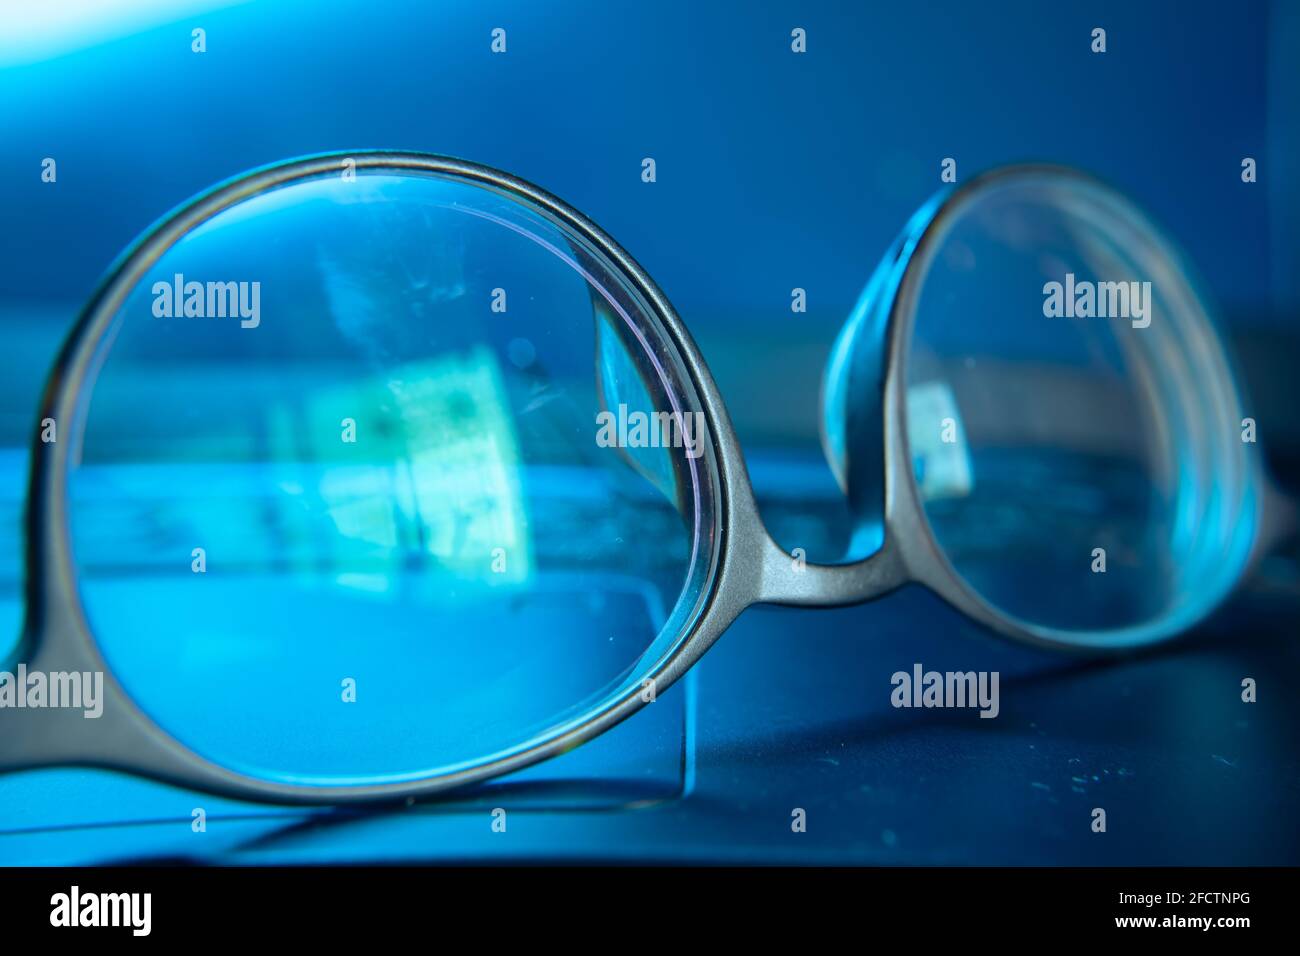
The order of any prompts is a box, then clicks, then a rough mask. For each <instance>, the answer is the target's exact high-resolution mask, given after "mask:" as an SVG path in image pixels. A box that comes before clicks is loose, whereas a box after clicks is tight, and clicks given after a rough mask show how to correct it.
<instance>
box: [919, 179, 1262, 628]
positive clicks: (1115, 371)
mask: <svg viewBox="0 0 1300 956" xmlns="http://www.w3.org/2000/svg"><path fill="white" fill-rule="evenodd" d="M923 276H924V278H923V283H922V284H921V286H920V291H919V293H918V297H917V301H916V311H915V323H914V325H913V329H912V337H911V349H910V353H909V357H908V364H907V418H908V426H907V433H908V439H909V444H910V446H911V457H912V469H913V473H914V475H915V478H916V481H917V484H918V487H919V489H920V493H921V498H922V500H923V502H924V507H925V513H926V517H927V519H928V521H929V524H930V526H931V528H932V530H933V532H934V535H935V538H936V540H937V542H938V544H939V546H940V548H941V549H942V551H943V552H944V554H945V555H946V556H947V558H948V560H949V561H950V562H951V564H952V565H953V567H954V568H955V570H956V571H957V572H958V574H959V575H960V576H961V577H962V578H963V579H964V580H965V582H966V583H967V584H968V585H970V586H971V587H972V588H973V589H974V590H975V591H977V592H978V593H979V594H980V595H981V596H982V597H983V598H984V599H985V600H986V601H988V602H989V603H990V604H992V605H993V606H994V607H995V608H996V609H997V610H999V611H1000V612H1002V613H1003V614H1007V615H1010V616H1012V617H1014V618H1018V619H1020V620H1022V621H1025V622H1029V623H1031V624H1033V625H1037V626H1041V627H1045V628H1053V629H1058V630H1060V631H1065V632H1074V633H1079V634H1086V633H1088V632H1099V631H1113V630H1116V629H1125V628H1145V627H1153V626H1159V625H1160V624H1161V622H1168V621H1170V620H1171V619H1172V618H1173V617H1174V616H1176V615H1177V614H1179V613H1180V612H1186V611H1188V609H1189V608H1191V607H1192V606H1193V605H1195V604H1196V603H1197V602H1198V601H1202V600H1207V601H1208V600H1210V599H1211V597H1212V595H1213V594H1214V593H1220V592H1221V591H1222V589H1223V587H1224V586H1226V582H1227V581H1228V580H1229V578H1230V577H1231V575H1232V573H1233V567H1235V565H1234V564H1233V562H1234V561H1235V560H1236V559H1235V558H1234V557H1232V555H1233V554H1239V553H1240V549H1239V548H1237V549H1235V550H1234V548H1233V546H1232V541H1233V535H1234V534H1235V532H1236V527H1237V523H1238V518H1239V516H1240V514H1241V495H1242V494H1243V493H1244V492H1243V491H1242V489H1241V487H1239V486H1238V485H1236V484H1234V480H1235V479H1234V477H1233V476H1234V475H1235V474H1238V472H1239V470H1240V469H1238V468H1237V466H1238V465H1239V464H1240V459H1241V456H1242V451H1241V446H1240V443H1239V442H1236V440H1235V439H1236V430H1235V428H1234V426H1233V423H1232V420H1233V417H1234V412H1235V411H1236V402H1235V396H1234V395H1232V394H1229V392H1230V391H1231V388H1232V386H1231V381H1230V378H1229V377H1228V375H1227V372H1226V370H1225V369H1224V368H1223V360H1222V354H1221V352H1220V351H1219V349H1218V348H1217V345H1216V341H1215V340H1214V338H1213V333H1212V331H1211V330H1210V328H1209V324H1208V320H1207V319H1205V317H1204V315H1203V314H1202V313H1201V312H1200V311H1199V310H1200V304H1199V301H1198V300H1197V299H1196V297H1195V294H1194V293H1193V292H1192V291H1191V288H1190V286H1189V284H1188V280H1187V278H1186V277H1185V276H1183V275H1181V274H1180V273H1179V271H1178V270H1177V268H1176V267H1175V266H1174V265H1173V261H1172V260H1171V259H1170V258H1168V257H1166V256H1165V255H1164V252H1163V249H1162V248H1161V247H1160V240H1159V239H1158V237H1157V236H1156V235H1155V233H1154V232H1153V231H1151V230H1150V229H1149V228H1148V227H1147V226H1146V225H1145V222H1144V221H1143V220H1140V219H1139V218H1138V217H1137V214H1136V213H1135V212H1134V211H1133V210H1132V208H1131V207H1130V206H1128V205H1127V203H1126V202H1124V201H1123V200H1121V199H1120V198H1119V197H1118V196H1117V195H1116V194H1114V193H1113V192H1111V191H1109V190H1107V189H1105V188H1104V187H1102V186H1100V185H1098V184H1094V183H1091V182H1090V181H1086V180H1082V179H1078V180H1076V179H1072V178H1065V177H1060V176H1055V175H1052V174H1050V173H1044V174H1042V175H1038V176H1035V175H1030V176H1024V175H1022V176H1019V177H1013V178H1008V179H1006V180H1004V181H998V180H993V181H991V182H990V183H989V184H988V185H986V186H985V187H983V188H982V189H980V190H977V191H975V192H973V193H972V194H971V195H970V196H969V197H968V198H967V199H966V200H965V201H964V202H963V203H962V204H960V205H959V206H958V207H957V208H956V211H955V212H953V213H952V215H951V216H950V218H949V219H948V220H947V222H946V225H945V228H944V229H943V230H942V231H941V232H940V233H938V234H937V236H936V238H935V244H934V246H933V251H932V254H931V256H930V259H929V261H928V265H927V268H926V271H925V272H924V274H923ZM1234 444H1235V446H1236V447H1235V448H1234V447H1233V445H1234ZM1234 469H1237V470H1234ZM1230 566H1232V567H1230ZM1225 569H1226V570H1225Z"/></svg>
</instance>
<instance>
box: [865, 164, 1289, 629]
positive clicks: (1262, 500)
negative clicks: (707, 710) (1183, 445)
mask: <svg viewBox="0 0 1300 956" xmlns="http://www.w3.org/2000/svg"><path fill="white" fill-rule="evenodd" d="M1035 177H1051V178H1055V179H1059V180H1060V181H1061V182H1063V183H1067V184H1068V183H1073V184H1076V185H1083V186H1087V187H1089V188H1093V189H1099V190H1101V191H1103V192H1104V193H1106V194H1108V195H1109V196H1110V197H1112V198H1114V199H1115V200H1116V201H1117V202H1118V204H1119V205H1120V206H1122V207H1123V209H1124V211H1125V213H1126V214H1127V215H1129V216H1131V217H1133V221H1134V223H1135V224H1136V225H1137V226H1138V227H1140V228H1141V229H1142V230H1143V231H1144V232H1146V233H1147V234H1148V235H1149V236H1150V237H1151V238H1152V239H1153V241H1154V243H1155V245H1156V247H1157V248H1158V250H1159V253H1160V254H1161V255H1162V256H1164V257H1166V258H1167V259H1168V260H1169V262H1170V263H1171V265H1172V266H1173V267H1174V268H1175V269H1177V270H1178V272H1177V274H1179V275H1180V276H1182V277H1183V282H1184V284H1185V285H1186V287H1187V291H1188V293H1189V294H1190V296H1191V297H1192V298H1193V299H1194V300H1195V301H1196V302H1197V303H1198V304H1200V305H1201V306H1202V312H1203V315H1204V318H1205V322H1204V330H1205V332H1206V333H1207V335H1208V336H1209V337H1210V339H1211V340H1212V341H1213V344H1214V346H1215V347H1216V348H1217V350H1218V353H1219V355H1220V357H1221V358H1222V362H1223V370H1222V375H1223V381H1222V382H1221V385H1222V387H1223V388H1224V389H1225V391H1227V392H1228V393H1229V394H1231V395H1233V396H1235V398H1236V400H1237V405H1238V407H1240V406H1241V390H1240V386H1239V383H1238V375H1237V373H1236V370H1235V369H1234V368H1233V367H1232V363H1231V361H1230V354H1229V352H1228V350H1227V348H1226V343H1224V342H1223V341H1222V339H1221V337H1220V336H1219V335H1218V332H1217V329H1216V328H1215V326H1214V323H1213V320H1212V318H1211V311H1210V308H1209V306H1208V305H1207V303H1208V298H1207V297H1206V295H1205V292H1204V282H1203V280H1202V279H1201V278H1200V277H1199V275H1198V273H1197V272H1196V271H1195V270H1194V269H1193V268H1192V267H1191V264H1190V260H1189V259H1188V258H1187V256H1186V254H1185V253H1183V251H1182V250H1181V249H1180V248H1179V247H1178V246H1177V245H1176V244H1175V243H1174V242H1173V241H1172V240H1171V239H1170V237H1169V236H1168V235H1167V234H1166V232H1165V231H1164V230H1163V229H1161V228H1160V227H1159V226H1158V225H1157V224H1156V223H1155V222H1154V221H1153V220H1152V219H1151V218H1150V217H1149V216H1148V215H1147V214H1146V213H1145V212H1144V211H1143V210H1142V209H1141V208H1140V207H1138V206H1137V205H1136V204H1134V203H1133V202H1132V201H1131V200H1129V199H1128V198H1127V197H1126V196H1125V195H1124V194H1123V193H1122V192H1121V191H1120V190H1118V189H1115V188H1114V187H1112V186H1110V185H1109V184H1108V183H1106V182H1105V181H1104V180H1102V179H1101V178H1099V177H1097V176H1095V175H1093V174H1091V173H1087V172H1084V171H1082V170H1078V169H1074V168H1072V167H1067V166H1060V165H1056V164H1051V163H1024V164H1016V165H1009V166H1001V167H997V168H995V169H992V170H989V171H987V172H984V173H981V174H979V175H977V176H975V177H972V178H971V179H969V180H967V181H966V182H965V183H963V184H961V185H958V186H956V187H952V188H949V189H948V190H947V191H945V192H941V193H940V194H938V195H937V196H935V197H934V198H933V199H932V200H931V201H930V202H929V203H928V204H927V205H926V206H924V207H922V209H921V210H920V211H918V212H917V213H916V214H915V215H914V216H913V217H912V219H911V220H910V221H909V223H908V225H907V227H906V228H905V229H904V232H903V236H902V238H901V239H900V240H899V242H898V244H896V246H895V249H897V250H898V265H899V268H898V271H897V272H896V273H895V275H896V281H895V282H894V283H893V284H892V285H890V286H887V287H886V288H885V289H884V290H883V291H882V293H881V300H882V303H883V308H884V309H886V310H887V315H888V318H887V322H886V328H885V331H884V338H885V346H884V347H885V349H886V351H887V355H888V359H887V361H886V368H885V372H884V377H885V381H884V388H883V391H884V403H883V404H884V409H883V412H884V421H885V436H884V441H885V448H884V469H885V517H884V526H885V537H886V542H888V539H889V537H890V534H891V532H892V533H894V534H896V535H898V538H899V547H900V550H901V551H902V552H903V554H904V561H905V563H906V565H907V567H908V571H909V577H910V579H911V580H913V581H915V582H917V583H920V584H923V585H924V586H926V587H927V588H929V589H930V590H931V591H934V592H935V593H936V594H938V595H939V596H940V597H942V598H943V599H944V600H945V601H946V602H947V603H949V604H950V605H952V606H953V607H954V608H956V609H957V610H958V611H960V612H961V613H963V614H965V615H966V616H968V617H970V618H972V619H973V620H975V621H977V622H978V623H980V624H982V625H984V626H985V627H987V628H988V629H990V630H992V631H994V632H996V633H998V634H1001V635H1003V636H1005V637H1009V638H1012V639H1013V640H1016V641H1019V642H1022V643H1026V644H1030V645H1034V646H1039V647H1044V648H1048V649H1051V650H1057V651H1069V652H1075V653H1083V654H1093V655H1096V654H1107V653H1118V652H1124V651H1130V650H1133V649H1135V648H1139V647H1150V646H1154V645H1157V644H1160V643H1164V642H1167V641H1170V640H1173V639H1175V638H1177V637H1180V636H1182V635H1184V634H1185V633H1186V632H1187V631H1188V630H1189V629H1190V628H1191V627H1193V626H1194V625H1195V624H1196V623H1198V622H1199V621H1201V620H1204V619H1205V618H1206V617H1207V616H1209V615H1210V614H1211V613H1213V611H1214V610H1215V608H1217V607H1218V606H1219V605H1221V604H1222V602H1223V601H1224V600H1226V598H1227V597H1228V595H1229V594H1230V593H1231V591H1232V587H1225V588H1222V589H1220V592H1219V593H1216V594H1214V595H1212V596H1211V597H1210V598H1207V599H1206V600H1204V601H1202V602H1201V603H1200V604H1198V605H1197V606H1196V607H1195V609H1194V611H1192V612H1190V613H1169V614H1165V615H1162V616H1161V617H1159V618H1156V619H1154V620H1152V621H1150V622H1145V623H1142V624H1137V625H1131V626H1127V627H1122V628H1115V629H1109V630H1089V631H1072V630H1066V629H1063V628H1056V627H1050V626H1045V625H1039V624H1035V623H1033V622H1031V621H1026V620H1023V619H1021V618H1018V617H1016V616H1014V615H1012V614H1010V613H1007V612H1005V611H1002V610H1000V609H998V608H997V607H995V606H994V605H993V604H991V603H990V602H989V601H988V600H987V599H986V598H984V596H983V595H981V594H980V593H979V592H978V591H977V590H975V588H974V587H973V586H972V585H970V584H969V583H968V582H967V581H966V579H965V578H964V577H963V576H962V574H961V573H960V572H959V571H958V570H957V568H956V567H955V566H954V565H953V564H952V562H951V561H950V560H949V558H948V557H947V555H946V554H945V553H944V551H943V549H942V547H941V545H940V544H939V542H938V539H937V536H936V534H935V532H934V529H933V527H932V526H931V524H930V521H929V518H928V516H927V514H926V511H925V506H924V503H923V502H922V501H921V500H920V491H919V488H918V487H917V484H916V481H915V477H914V475H913V474H912V472H911V465H910V463H911V451H910V442H909V439H908V435H907V420H906V414H907V412H906V393H907V358H908V352H909V350H910V347H911V337H912V331H913V328H914V326H915V321H916V305H917V302H918V301H919V298H920V293H921V288H922V286H923V284H924V280H925V277H926V274H927V271H928V267H929V264H930V263H931V262H932V261H933V260H934V257H935V255H936V254H937V252H938V249H939V248H940V246H941V243H942V240H943V238H944V237H945V236H946V234H947V231H948V228H949V226H950V225H951V224H952V223H953V222H954V221H955V220H956V219H957V217H958V216H959V215H960V214H961V213H962V212H963V211H964V210H965V209H966V208H967V207H968V206H969V205H970V204H971V203H972V202H975V201H977V200H978V199H979V198H980V196H981V195H982V194H984V193H985V192H986V191H988V190H990V189H993V188H997V187H999V186H1002V185H1005V184H1006V183H1008V182H1014V181H1016V180H1023V179H1029V178H1035ZM1246 469H1247V482H1248V485H1249V487H1248V493H1247V496H1246V502H1245V506H1246V508H1247V509H1248V511H1249V512H1250V515H1249V516H1250V518H1251V519H1252V521H1253V523H1254V526H1255V527H1257V528H1259V527H1261V526H1267V524H1268V523H1269V521H1270V516H1277V517H1278V522H1279V523H1284V519H1283V513H1284V511H1285V508H1284V507H1283V502H1282V501H1281V499H1280V496H1279V495H1278V493H1277V492H1276V489H1275V488H1274V487H1273V485H1272V483H1271V482H1270V481H1269V480H1268V477H1267V475H1266V474H1265V473H1264V470H1263V469H1262V468H1261V467H1260V465H1259V462H1258V459H1257V457H1255V456H1248V457H1247V461H1246ZM1262 541H1263V537H1262V536H1261V535H1259V534H1256V535H1255V540H1253V541H1250V542H1247V543H1246V545H1245V547H1244V548H1243V549H1242V550H1243V554H1242V556H1241V567H1240V570H1239V572H1238V574H1237V576H1236V578H1235V579H1234V580H1235V581H1240V579H1241V577H1242V576H1243V575H1244V574H1245V573H1246V571H1247V569H1248V567H1249V565H1250V563H1251V562H1252V561H1253V560H1255V559H1257V558H1258V556H1259V555H1260V553H1261V550H1262V549H1261V543H1262Z"/></svg>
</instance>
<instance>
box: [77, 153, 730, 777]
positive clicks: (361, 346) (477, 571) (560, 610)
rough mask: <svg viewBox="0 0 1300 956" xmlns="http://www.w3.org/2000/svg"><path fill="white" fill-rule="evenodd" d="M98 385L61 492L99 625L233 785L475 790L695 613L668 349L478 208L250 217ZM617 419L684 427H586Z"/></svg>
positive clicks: (155, 702) (139, 295) (183, 276)
mask: <svg viewBox="0 0 1300 956" xmlns="http://www.w3.org/2000/svg"><path fill="white" fill-rule="evenodd" d="M97 361H98V363H99V367H98V373H97V375H96V376H95V377H94V380H93V381H92V382H91V383H89V384H88V385H87V388H89V389H90V393H89V401H88V405H87V412H86V415H87V418H86V427H85V430H84V441H83V446H82V450H81V455H80V459H79V461H78V463H77V465H76V467H75V468H74V469H73V471H72V472H71V474H70V476H69V498H70V513H71V531H72V543H73V551H74V555H75V562H76V567H77V571H78V574H79V584H80V593H81V597H82V601H83V604H84V607H85V611H86V616H87V620H88V622H89V624H90V628H91V631H92V633H93V634H94V637H95V639H96V641H97V643H98V645H99V646H100V648H101V650H102V652H103V654H104V656H105V658H106V659H107V661H108V663H109V665H110V666H111V668H112V670H113V672H114V674H115V675H116V676H117V678H118V679H119V681H120V682H121V683H122V684H123V686H124V688H125V689H126V691H127V692H128V693H129V694H130V695H131V696H132V697H133V699H134V700H135V701H136V702H137V703H138V704H139V705H140V707H141V708H142V709H143V710H144V711H145V712H146V713H147V714H148V715H149V716H150V717H151V718H152V719H153V720H154V721H155V722H156V723H158V724H159V726H160V727H161V728H162V729H163V730H165V731H167V732H168V733H169V734H171V735H172V736H174V737H175V738H176V739H178V740H179V741H180V742H181V743H183V744H185V745H186V746H188V747H189V748H191V749H192V750H194V751H196V752H197V753H199V754H200V755H202V756H204V757H206V758H208V759H210V760H213V761H215V762H217V763H219V764H222V765H223V766H227V767H230V768H232V769H235V770H237V771H240V772H244V773H248V774H250V775H254V776H258V777H263V778H271V779H275V780H279V781H286V782H306V783H319V784H322V785H329V784H356V783H376V782H386V781H394V780H399V779H410V778H417V777H420V776H423V775H429V774H432V773H437V772H446V771H449V770H453V769H460V768H464V767H471V766H473V765H475V764H477V763H481V762H483V761H485V760H487V759H490V758H492V757H496V756H500V755H503V754H506V753H509V752H511V751H513V750H516V749H518V748H521V747H524V746H527V745H530V744H532V743H536V742H537V741H539V740H544V739H546V738H547V736H548V735H552V734H556V733H559V732H561V731H563V730H564V729H565V728H566V727H568V726H571V725H572V723H573V722H574V721H576V720H579V719H581V718H583V717H585V716H588V715H589V714H591V713H592V712H594V711H595V710H597V709H599V708H600V707H602V706H604V705H606V704H608V703H609V702H611V701H613V700H614V699H616V698H617V697H618V695H620V694H625V693H627V692H628V689H629V688H631V687H634V686H637V685H639V683H640V681H641V680H642V678H643V677H644V675H646V674H647V673H649V672H650V671H651V670H652V668H653V667H654V666H655V665H656V664H657V663H658V662H660V661H662V659H663V657H664V656H665V654H667V653H668V652H669V651H670V650H671V648H672V647H673V646H674V642H675V641H677V640H678V639H679V637H680V634H681V632H682V629H683V626H684V621H685V620H686V616H687V615H688V614H689V612H690V610H691V608H692V607H693V606H694V604H695V602H696V600H697V599H698V597H699V593H700V589H701V587H702V581H703V578H704V572H705V569H706V568H707V566H708V563H709V559H710V554H709V550H708V547H709V541H710V540H711V534H710V532H709V530H708V528H707V527H706V525H707V520H706V519H707V512H708V507H709V505H708V500H707V499H708V495H709V494H710V486H709V484H708V481H707V480H706V479H705V477H704V476H705V469H706V466H707V464H708V459H707V458H706V457H705V456H704V454H703V451H704V440H705V436H704V434H703V430H704V429H703V416H702V414H700V409H699V407H698V404H697V403H696V401H695V399H694V397H693V392H692V390H691V389H690V387H689V385H688V384H687V382H686V379H685V377H684V376H683V375H682V373H681V370H680V368H679V367H678V365H677V360H676V357H675V353H674V352H673V350H672V349H671V347H669V345H668V344H667V343H666V340H665V337H664V333H663V331H662V329H661V328H660V326H659V324H658V321H657V320H656V319H653V318H651V317H650V310H649V309H648V308H646V307H645V305H644V303H643V302H642V300H641V299H640V298H639V297H638V293H637V292H636V291H635V289H634V288H633V286H632V283H631V282H630V281H629V279H628V278H627V277H626V276H625V275H624V274H623V273H622V272H620V270H619V269H618V268H617V267H616V266H615V265H613V264H612V263H611V262H610V261H609V260H608V259H607V258H606V257H605V256H604V255H603V254H602V253H601V252H599V251H598V250H597V249H595V248H594V247H593V246H592V245H590V244H589V243H588V242H587V241H586V240H585V239H584V238H582V237H581V236H579V235H578V234H577V233H576V232H574V230H573V229H571V228H570V227H569V226H568V225H565V224H563V223H561V222H560V221H559V219H558V218H556V217H555V216H553V215H551V214H550V213H548V212H546V211H545V210H543V209H542V208H541V207H540V206H537V205H534V204H532V203H530V202H529V201H527V200H526V199H524V198H523V197H521V196H518V195H516V194H514V193H511V192H508V191H506V190H504V189H503V188H500V187H498V186H496V185H492V184H488V183H483V182H478V181H475V180H470V179H468V178H464V177H459V176H456V175H452V174H443V173H432V172H421V171H415V170H403V171H396V170H383V169H379V170H374V169H366V170H360V169H359V170H357V171H356V175H355V177H349V176H345V175H339V174H330V175H324V176H319V175H318V176H316V177H315V178H306V179H301V180H298V181H293V182H289V183H288V184H284V185H280V186H278V187H276V188H273V189H270V190H268V191H265V192H262V193H259V194H256V195H253V196H251V197H250V198H245V199H242V200H240V201H238V202H237V203H236V204H234V205H230V206H228V207H227V208H225V209H223V210H222V211H220V212H218V213H216V214H215V215H213V216H212V217H210V218H208V219H207V220H206V221H204V222H203V223H201V224H200V225H198V226H197V227H196V228H194V229H192V230H191V231H190V232H188V233H187V234H185V235H184V236H183V237H182V238H180V239H179V241H177V242H175V243H174V244H173V245H172V246H170V248H167V249H166V250H165V251H164V252H163V253H162V255H161V256H160V257H159V258H158V259H157V261H156V262H155V263H154V264H153V265H152V266H151V267H150V268H149V270H148V272H147V273H146V274H145V275H144V277H143V278H141V279H140V280H139V281H138V282H137V283H136V285H135V286H134V287H133V288H132V289H131V290H130V292H129V294H128V295H127V296H126V298H125V299H124V301H123V304H122V306H121V308H120V309H119V311H118V312H117V314H116V315H114V316H113V319H112V332H111V334H110V335H109V336H107V338H106V340H105V344H104V345H103V346H102V347H101V352H100V354H99V355H98V356H97ZM620 412H621V415H622V417H623V420H624V421H626V420H627V419H628V418H632V419H635V418H636V413H638V412H639V413H641V414H643V415H646V416H650V417H651V418H652V420H658V421H663V420H669V421H672V422H680V423H683V424H685V425H687V426H688V427H687V428H684V429H683V428H678V429H677V431H676V433H675V436H676V437H677V439H678V441H677V442H676V443H675V444H674V443H673V442H672V441H665V442H654V443H652V442H650V441H649V440H648V439H647V440H645V441H642V442H639V443H638V442H637V441H635V440H634V439H635V437H636V436H632V437H631V438H629V436H628V435H627V434H626V432H624V433H623V434H622V435H620V433H619V431H618V429H617V428H615V429H614V430H613V432H612V433H610V432H608V431H607V433H606V434H605V435H603V436H602V435H601V422H602V421H608V420H609V419H610V417H612V418H613V419H614V420H615V421H617V420H618V418H619V415H620ZM602 413H609V414H608V415H606V416H605V417H604V418H602ZM656 413H662V415H661V417H660V418H659V419H654V418H653V416H654V415H655V414H656ZM695 426H698V431H697V430H696V428H695ZM687 432H691V433H693V434H695V437H696V438H697V440H698V441H697V444H695V445H692V444H691V443H690V442H689V441H688V440H687V436H686V434H685V433H687ZM611 434H612V435H613V440H609V439H610V435H611ZM620 437H621V439H622V440H619V439H620ZM642 437H644V436H642ZM602 438H603V439H605V440H601V439H602Z"/></svg>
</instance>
